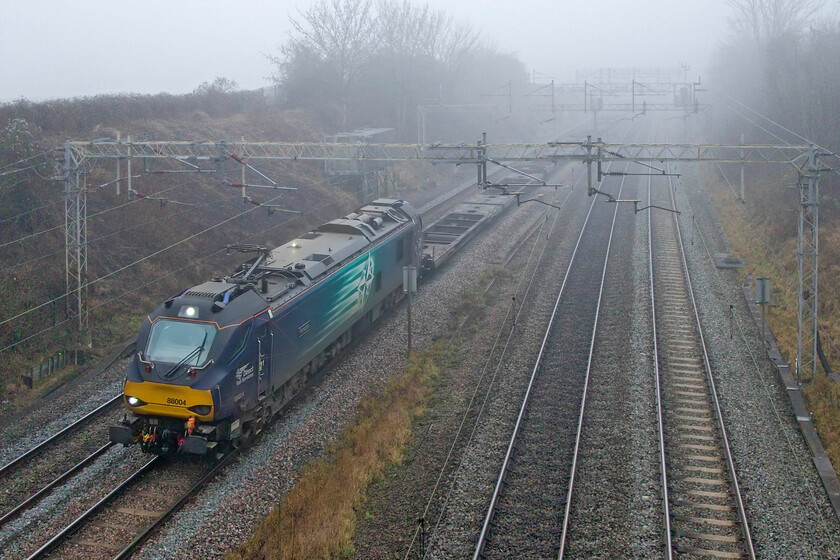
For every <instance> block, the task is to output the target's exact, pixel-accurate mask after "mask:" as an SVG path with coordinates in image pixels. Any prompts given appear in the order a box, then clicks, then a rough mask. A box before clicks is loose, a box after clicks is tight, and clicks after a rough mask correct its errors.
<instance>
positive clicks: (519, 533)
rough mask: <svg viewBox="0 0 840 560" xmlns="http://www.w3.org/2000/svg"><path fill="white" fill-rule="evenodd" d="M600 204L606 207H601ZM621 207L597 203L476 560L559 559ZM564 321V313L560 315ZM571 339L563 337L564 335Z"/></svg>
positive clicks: (558, 305) (559, 299) (548, 334)
mask: <svg viewBox="0 0 840 560" xmlns="http://www.w3.org/2000/svg"><path fill="white" fill-rule="evenodd" d="M598 202H601V203H600V204H599V203H598ZM615 211H616V206H613V205H607V204H603V202H602V201H598V200H597V199H596V198H593V200H592V202H591V203H590V207H589V211H588V214H587V217H586V220H585V223H584V226H583V228H582V230H581V234H580V236H579V238H578V241H577V244H576V246H575V249H574V252H573V256H572V259H571V263H570V265H569V269H568V271H567V273H566V276H565V278H564V280H563V283H562V285H561V288H560V291H559V294H558V296H557V298H556V300H555V304H554V309H553V311H552V313H551V316H550V319H549V324H548V326H547V328H546V330H545V334H544V337H543V341H542V345H541V347H540V350H539V353H538V357H537V361H536V364H535V366H534V368H533V370H532V373H531V377H530V379H529V382H528V387H527V389H526V392H525V397H524V398H523V401H522V405H521V407H520V410H519V415H518V417H517V420H516V424H515V426H514V429H513V434H512V436H511V439H510V442H509V444H508V448H507V452H506V455H505V458H504V461H503V464H502V468H501V470H500V474H499V476H498V479H497V481H496V485H495V489H494V491H493V495H492V497H491V501H490V506H489V508H488V510H487V514H486V516H485V520H484V524H483V526H482V529H481V533H480V535H479V540H478V543H477V545H476V548H475V551H474V554H473V558H474V559H477V558H504V557H511V556H519V557H535V558H536V557H540V558H544V557H548V556H552V555H553V554H554V553H555V552H556V547H557V543H558V541H559V528H560V527H561V525H562V519H563V507H564V504H563V502H562V499H560V498H559V497H560V496H563V495H565V494H566V489H567V482H568V478H567V473H568V472H569V470H570V466H571V462H572V454H573V449H574V446H575V438H574V431H573V430H570V427H572V426H574V425H575V423H576V422H577V410H578V407H579V404H580V395H581V394H582V393H583V392H584V390H585V386H586V372H587V369H588V366H587V362H588V356H589V354H590V352H591V347H592V341H593V337H594V332H595V329H596V321H595V317H597V310H598V306H599V302H600V290H599V289H598V288H597V287H593V279H597V278H602V277H603V274H604V270H605V264H606V255H607V252H608V246H609V243H610V239H611V227H610V223H611V221H612V219H613V217H614V215H615ZM561 304H562V308H563V313H560V312H559V311H560V308H561ZM559 332H562V333H566V336H562V337H561V336H557V334H556V333H559Z"/></svg>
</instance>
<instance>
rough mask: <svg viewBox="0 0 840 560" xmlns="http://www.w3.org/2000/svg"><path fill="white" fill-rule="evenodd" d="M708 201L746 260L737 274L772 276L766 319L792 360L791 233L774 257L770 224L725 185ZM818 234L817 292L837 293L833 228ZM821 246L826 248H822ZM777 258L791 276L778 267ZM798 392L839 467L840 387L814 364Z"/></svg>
mask: <svg viewBox="0 0 840 560" xmlns="http://www.w3.org/2000/svg"><path fill="white" fill-rule="evenodd" d="M712 201H713V204H714V207H715V211H716V212H717V214H718V217H719V218H720V221H721V224H722V225H723V227H724V229H725V230H726V233H727V236H728V237H729V240H730V242H731V244H732V248H733V251H734V253H735V254H736V255H737V256H740V257H744V258H746V260H747V266H746V267H744V269H743V270H742V272H741V273H742V274H743V275H744V277H745V276H746V275H747V274H752V275H753V277H757V276H767V277H769V278H771V282H772V285H773V306H772V307H769V308H768V310H767V311H768V313H767V323H768V325H769V326H770V328H771V329H772V330H773V334H774V336H775V337H776V340H777V341H778V343H779V349H780V350H781V351H782V354H783V355H784V356H785V357H786V359H787V360H788V361H789V362H791V363H793V362H794V361H795V358H796V324H797V297H798V286H797V285H796V271H797V260H796V259H797V256H796V237H795V232H793V234H792V237H789V238H788V239H787V240H786V241H785V243H784V244H783V246H782V247H781V248H776V249H775V253H776V255H775V256H774V255H773V254H771V252H770V250H769V249H768V247H767V245H766V244H765V243H764V239H767V238H771V232H770V228H771V227H772V226H773V224H772V223H769V222H768V221H764V220H761V219H759V218H757V217H756V216H755V215H751V213H750V212H749V211H748V209H747V208H746V207H745V206H744V205H741V204H737V203H733V200H732V195H731V193H730V192H729V191H728V190H727V189H726V187H725V186H724V185H720V184H718V185H716V186H714V185H713V186H712ZM820 237H821V238H822V239H821V243H820V248H821V255H820V293H821V294H836V293H840V275H838V274H835V273H834V269H835V268H836V267H837V262H838V257H837V255H836V254H833V253H834V252H836V250H837V249H838V247H837V246H836V245H833V244H831V241H833V240H835V239H836V238H837V237H838V232H837V227H836V226H833V227H832V226H826V225H821V226H820ZM826 241H828V243H826ZM823 248H826V249H825V250H822V249H823ZM777 258H778V262H779V263H781V265H782V266H784V268H785V270H787V271H788V274H789V275H790V276H788V275H786V274H784V273H783V272H782V271H781V270H780V269H779V266H778V264H777V261H776V259H777ZM791 277H792V279H791ZM820 303H821V304H820V323H821V324H822V325H823V326H824V327H825V328H827V330H828V331H829V334H830V335H831V336H832V338H833V339H834V340H837V332H836V329H837V327H838V326H840V311H838V309H837V307H838V306H837V301H836V300H834V299H833V298H826V297H825V296H823V297H822V301H821V302H820ZM826 351H828V350H827V349H826ZM802 393H803V395H804V397H805V402H806V404H807V406H808V409H809V410H810V411H811V413H812V414H813V418H814V425H815V427H816V428H817V432H818V433H819V436H820V439H821V440H822V443H823V446H825V448H826V452H827V453H828V456H829V458H830V459H831V462H832V464H833V465H835V468H837V465H840V385H838V384H836V383H834V382H832V381H831V380H830V379H829V378H828V376H826V374H825V373H824V372H823V371H822V369H820V368H818V373H817V375H816V378H815V379H813V380H812V381H811V382H810V383H807V384H805V385H804V386H803V390H802Z"/></svg>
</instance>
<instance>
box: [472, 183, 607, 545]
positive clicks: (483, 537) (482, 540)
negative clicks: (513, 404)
mask: <svg viewBox="0 0 840 560" xmlns="http://www.w3.org/2000/svg"><path fill="white" fill-rule="evenodd" d="M596 202H598V199H597V197H593V199H592V202H591V203H590V204H589V210H588V211H587V213H586V219H585V220H584V223H583V226H582V227H581V230H580V234H579V235H578V238H577V241H576V242H575V248H574V251H573V253H572V258H571V260H570V261H569V266H568V268H567V269H566V274H565V276H564V277H563V283H562V284H561V286H560V292H559V293H558V294H557V298H556V300H555V302H554V308H553V309H552V311H551V315H550V317H549V321H548V326H547V327H546V329H545V335H544V336H543V339H542V343H541V344H540V349H539V351H538V352H537V360H536V363H535V364H534V367H533V369H532V370H531V376H530V378H529V380H528V386H527V388H526V390H525V396H524V398H523V399H522V405H521V406H520V408H519V414H518V415H517V417H516V423H515V424H514V427H513V434H511V438H510V442H509V443H508V447H507V451H506V452H505V458H504V460H503V461H502V468H501V470H500V472H499V476H498V478H497V480H496V486H495V488H494V489H493V495H492V497H491V498H490V506H489V507H488V509H487V514H486V515H485V517H484V523H483V524H482V526H481V533H480V534H479V536H478V542H477V543H476V548H475V552H474V553H473V560H478V559H479V558H480V556H481V553H482V552H483V551H484V545H485V544H486V541H487V534H488V530H489V528H490V524H491V523H492V521H493V515H494V514H495V511H496V505H497V503H498V500H499V495H500V493H501V489H502V485H503V484H504V479H505V475H506V473H507V469H508V466H509V465H510V460H511V456H512V454H513V449H514V445H515V443H516V438H517V436H518V435H519V430H520V428H521V426H522V419H523V417H524V416H525V410H526V409H527V406H528V400H529V398H530V396H531V389H532V388H533V386H534V380H535V379H536V377H537V371H538V370H539V368H540V364H541V363H542V360H543V355H544V354H545V349H546V346H547V344H548V338H549V335H550V334H551V329H552V327H553V326H554V320H555V318H556V317H557V310H558V308H559V307H560V300H561V299H562V298H563V294H564V293H565V289H566V283H567V282H568V280H569V271H570V270H571V269H572V266H574V264H575V262H576V260H577V256H578V249H579V247H580V244H581V240H582V239H583V235H584V233H585V232H586V226H587V224H588V223H589V218H590V217H591V216H592V211H593V209H594V208H595V203H596Z"/></svg>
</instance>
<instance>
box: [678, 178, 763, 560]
mask: <svg viewBox="0 0 840 560" xmlns="http://www.w3.org/2000/svg"><path fill="white" fill-rule="evenodd" d="M668 186H669V189H670V192H671V201H672V204H674V205H675V204H676V199H675V195H674V188H673V185H672V179H671V178H670V177H669V178H668ZM672 219H673V220H674V224H675V226H676V234H677V242H678V243H679V247H680V257H681V260H682V266H683V272H684V273H685V279H686V284H687V287H688V295H689V299H690V301H691V307H692V309H693V311H694V320H695V325H696V327H697V333H698V336H699V337H700V347H701V349H702V351H703V363H704V364H705V366H706V378H707V379H708V381H709V389H710V391H711V394H712V403H713V405H714V409H715V418H716V420H717V424H718V428H719V429H720V434H721V439H722V440H723V441H722V447H723V450H724V456H725V457H726V465H727V469H728V470H729V476H730V478H731V481H732V491H733V495H734V497H735V502H736V505H737V509H738V517H739V518H740V520H741V533H742V535H743V537H744V544H745V546H746V548H747V554H748V555H749V558H750V559H751V560H755V548H754V546H753V542H752V535H751V533H750V526H749V522H748V520H747V512H746V509H745V507H744V499H743V497H742V496H741V487H740V485H739V484H738V475H737V472H736V469H735V461H734V459H733V457H732V449H731V448H730V446H729V437H728V436H727V434H726V426H725V425H724V420H723V410H722V409H721V406H720V400H719V399H718V394H717V388H716V386H715V380H714V376H713V375H712V365H711V361H710V360H709V352H708V349H707V347H706V339H705V336H704V335H703V326H702V324H701V321H700V313H699V311H698V310H697V300H696V298H695V297H694V287H693V285H692V283H691V276H689V273H688V260H687V258H686V255H685V246H684V245H683V240H682V233H681V232H680V227H679V226H680V224H679V220H678V216H677V214H674V215H673V217H672Z"/></svg>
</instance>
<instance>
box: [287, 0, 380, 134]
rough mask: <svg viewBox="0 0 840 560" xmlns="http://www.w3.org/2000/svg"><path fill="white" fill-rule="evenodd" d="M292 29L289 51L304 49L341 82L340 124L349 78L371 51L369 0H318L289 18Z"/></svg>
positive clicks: (353, 78)
mask: <svg viewBox="0 0 840 560" xmlns="http://www.w3.org/2000/svg"><path fill="white" fill-rule="evenodd" d="M291 23H292V27H293V29H294V31H295V33H296V36H293V37H292V38H291V39H290V41H289V43H287V44H286V45H285V47H284V54H285V55H286V56H287V58H288V57H289V56H290V55H294V54H299V53H301V52H308V53H311V54H312V55H314V56H315V57H316V58H317V59H319V60H321V61H323V62H324V63H326V64H327V65H328V66H330V67H331V68H332V70H333V71H334V72H335V74H336V75H337V76H338V79H339V81H340V84H341V110H342V120H343V121H344V122H343V124H344V125H346V123H347V99H348V96H349V94H350V89H351V87H352V84H353V81H354V80H355V79H356V78H357V77H358V75H359V71H360V69H361V67H362V66H363V65H364V63H365V61H366V59H367V58H368V57H369V56H370V54H371V46H372V44H373V32H374V28H375V20H374V17H373V13H372V10H371V0H320V1H318V2H316V3H315V4H314V5H313V6H312V7H311V8H310V9H309V10H308V11H306V12H302V13H301V14H300V18H299V19H295V18H291Z"/></svg>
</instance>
